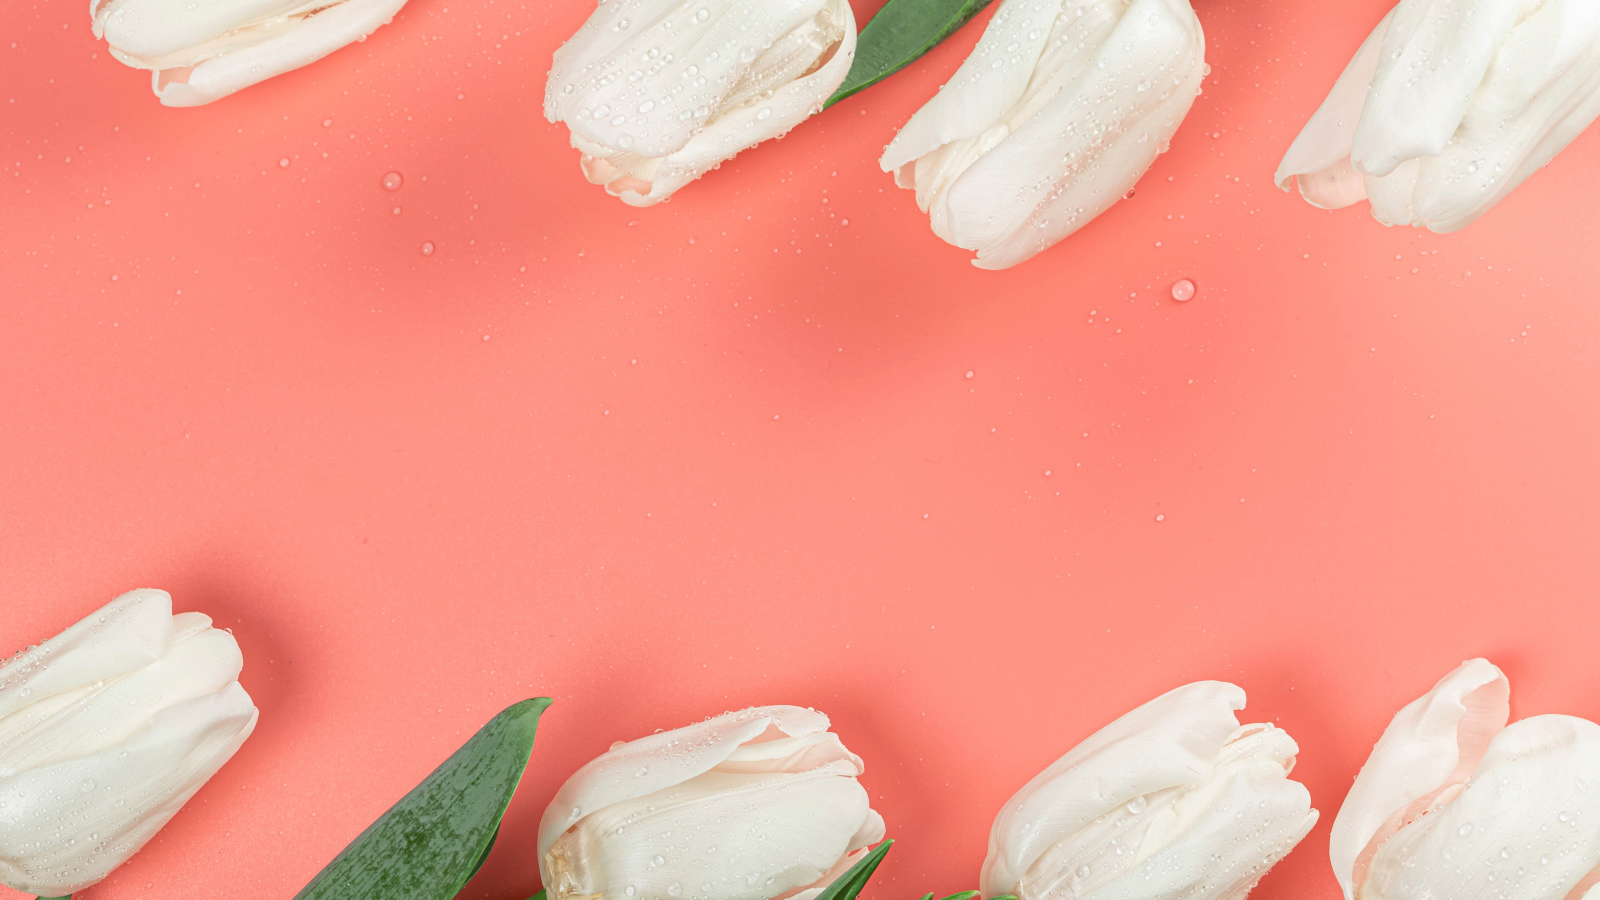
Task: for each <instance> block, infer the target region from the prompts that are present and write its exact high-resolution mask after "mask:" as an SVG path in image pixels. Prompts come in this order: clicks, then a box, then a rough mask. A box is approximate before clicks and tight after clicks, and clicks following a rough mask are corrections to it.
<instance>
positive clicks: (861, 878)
mask: <svg viewBox="0 0 1600 900" xmlns="http://www.w3.org/2000/svg"><path fill="white" fill-rule="evenodd" d="M892 846H894V841H892V840H890V841H884V842H883V843H881V844H879V845H878V846H877V847H876V848H874V849H873V851H872V852H871V853H868V854H867V855H866V856H863V857H861V859H859V860H857V861H856V864H855V865H853V866H851V867H850V871H848V872H846V873H844V874H843V875H840V876H839V878H838V879H837V880H836V881H834V883H833V884H830V885H828V886H827V887H826V888H824V889H823V891H822V893H820V894H818V895H817V900H856V895H857V894H859V893H861V889H862V888H864V887H866V886H867V880H868V879H870V878H871V877H872V873H873V872H874V871H876V870H877V868H878V863H881V862H883V858H884V856H886V855H887V854H888V853H889V848H890V847H892Z"/></svg>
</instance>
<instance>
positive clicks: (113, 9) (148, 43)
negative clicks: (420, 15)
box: [90, 0, 405, 106]
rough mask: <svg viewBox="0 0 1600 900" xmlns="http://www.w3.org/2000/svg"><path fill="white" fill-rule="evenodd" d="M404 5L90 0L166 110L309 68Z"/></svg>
mask: <svg viewBox="0 0 1600 900" xmlns="http://www.w3.org/2000/svg"><path fill="white" fill-rule="evenodd" d="M404 5H405V0H218V2H211V3H206V4H201V5H196V4H195V3H193V2H192V0H93V2H92V4H91V7H90V14H91V16H93V19H94V31H95V35H96V36H104V37H105V39H106V42H107V44H108V45H109V48H110V50H111V54H112V55H113V56H115V57H116V58H117V59H119V60H121V61H122V62H124V63H126V64H128V65H130V66H134V67H136V68H141V69H150V70H152V75H151V82H152V87H153V89H154V91H155V93H156V96H158V97H159V98H160V99H161V102H162V103H163V104H165V105H167V106H198V105H201V104H204V103H210V102H211V101H213V100H217V99H220V98H222V97H225V96H227V95H229V94H231V93H234V92H235V91H238V90H240V89H242V88H245V87H249V86H250V85H252V84H256V83H258V82H261V81H264V80H266V79H268V78H271V77H272V76H274V75H281V74H283V73H284V72H288V71H290V70H292V69H297V68H299V67H301V66H304V65H306V64H308V63H311V62H314V61H316V60H318V59H321V58H322V57H324V56H326V55H328V54H329V53H332V52H333V51H335V50H337V49H339V48H340V47H343V46H345V45H347V44H350V43H353V42H355V41H359V40H362V39H364V38H365V37H366V36H367V35H369V34H371V33H372V32H374V31H376V30H377V29H378V28H379V27H381V26H382V25H384V24H386V23H387V22H389V20H390V19H392V18H393V17H394V14H395V13H396V12H397V11H399V9H400V7H402V6H404Z"/></svg>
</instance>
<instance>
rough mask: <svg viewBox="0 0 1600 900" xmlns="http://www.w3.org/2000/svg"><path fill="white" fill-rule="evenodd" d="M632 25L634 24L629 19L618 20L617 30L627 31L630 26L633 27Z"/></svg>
mask: <svg viewBox="0 0 1600 900" xmlns="http://www.w3.org/2000/svg"><path fill="white" fill-rule="evenodd" d="M631 24H632V23H631V22H629V21H628V20H627V19H618V20H617V30H618V31H627V30H628V26H629V25H631Z"/></svg>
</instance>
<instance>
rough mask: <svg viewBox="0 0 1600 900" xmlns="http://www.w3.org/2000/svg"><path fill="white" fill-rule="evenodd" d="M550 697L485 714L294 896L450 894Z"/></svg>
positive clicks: (482, 843) (472, 866)
mask: <svg viewBox="0 0 1600 900" xmlns="http://www.w3.org/2000/svg"><path fill="white" fill-rule="evenodd" d="M549 705H550V698H548V697H536V698H534V699H532V700H524V701H522V702H521V703H517V704H515V705H513V706H511V707H509V708H507V709H506V710H505V711H504V712H502V713H500V714H499V715H497V716H495V717H494V718H493V719H490V720H489V724H487V725H485V726H483V727H482V728H481V729H479V730H478V733H477V734H475V735H473V736H472V738H471V739H469V740H468V741H467V742H466V743H465V744H463V745H461V749H459V750H457V751H456V752H455V753H453V754H451V756H450V758H449V759H447V760H445V761H444V764H443V765H441V766H439V768H437V769H435V770H433V774H432V775H429V776H428V777H427V778H426V779H424V780H423V782H422V783H421V784H419V785H417V786H416V788H414V789H413V790H412V791H411V793H409V794H406V795H405V796H404V797H402V798H400V802H399V803H396V804H395V805H394V806H392V807H390V808H389V811H388V812H386V813H384V814H383V815H381V816H379V817H378V820H377V821H376V822H373V823H372V824H371V825H370V826H368V828H367V830H366V831H363V832H361V834H360V836H358V837H357V838H356V839H355V840H354V841H351V842H350V846H348V847H346V848H344V851H343V852H341V853H340V854H339V855H338V856H336V857H334V860H333V862H330V863H328V865H327V867H326V868H324V869H323V870H322V871H321V872H318V873H317V877H315V878H313V879H311V883H310V884H308V885H306V886H305V888H304V889H303V890H302V891H300V893H298V894H296V895H295V900H373V898H379V897H381V898H383V900H449V898H452V897H454V896H455V895H456V894H457V893H458V892H459V891H460V890H461V887H462V885H464V884H466V883H467V879H469V878H471V877H472V874H473V873H474V872H476V871H477V868H478V866H481V865H482V864H483V860H484V859H485V858H487V856H488V854H489V847H490V846H491V845H492V844H493V843H494V838H495V835H496V834H497V833H498V832H499V829H500V818H501V816H503V815H505V811H506V804H508V803H510V802H511V794H512V792H513V791H515V790H516V789H517V782H518V781H520V780H521V779H522V770H523V769H525V768H526V767H527V765H528V756H529V755H530V754H531V753H532V752H533V736H534V732H535V730H537V728H538V725H539V714H540V713H542V712H544V709H545V707H547V706H549Z"/></svg>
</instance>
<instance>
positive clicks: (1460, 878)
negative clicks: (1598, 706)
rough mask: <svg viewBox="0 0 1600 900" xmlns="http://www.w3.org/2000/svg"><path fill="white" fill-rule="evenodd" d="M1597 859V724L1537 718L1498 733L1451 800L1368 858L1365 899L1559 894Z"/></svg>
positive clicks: (1509, 899) (1512, 899)
mask: <svg viewBox="0 0 1600 900" xmlns="http://www.w3.org/2000/svg"><path fill="white" fill-rule="evenodd" d="M1596 865H1600V726H1597V725H1595V724H1594V723H1593V722H1588V721H1585V720H1583V719H1577V718H1573V717H1571V716H1534V717H1532V718H1529V719H1524V720H1522V721H1520V722H1517V723H1515V724H1513V725H1510V726H1507V727H1506V728H1505V730H1503V731H1501V732H1500V733H1499V734H1498V735H1496V736H1495V738H1494V740H1493V741H1492V742H1491V743H1490V745H1489V748H1488V752H1487V753H1485V754H1484V756H1483V760H1482V762H1481V763H1480V764H1479V766H1478V769H1477V771H1476V772H1475V773H1474V775H1473V777H1472V780H1471V781H1469V782H1467V784H1466V787H1465V788H1464V789H1463V790H1462V791H1461V793H1460V795H1459V796H1457V797H1456V798H1455V799H1454V800H1453V801H1451V802H1450V803H1449V804H1447V805H1445V806H1444V807H1443V808H1442V809H1439V810H1437V811H1435V812H1432V813H1429V814H1427V815H1424V816H1422V817H1421V818H1420V819H1417V820H1416V821H1414V822H1412V823H1411V824H1410V825H1407V826H1406V827H1405V828H1403V829H1401V830H1400V832H1399V833H1398V834H1396V835H1395V836H1394V837H1393V838H1391V839H1390V840H1389V841H1388V842H1387V843H1385V844H1384V845H1383V846H1382V847H1381V848H1380V849H1379V850H1378V852H1377V854H1376V855H1375V856H1374V857H1373V859H1372V865H1371V868H1370V869H1369V870H1368V873H1367V877H1366V880H1365V881H1364V882H1363V883H1362V885H1361V887H1360V893H1359V896H1360V897H1363V898H1386V900H1410V898H1417V900H1422V898H1432V897H1438V898H1449V900H1562V898H1564V897H1566V896H1567V895H1568V893H1569V892H1570V891H1572V890H1573V888H1575V887H1576V886H1577V885H1578V884H1579V882H1580V881H1581V880H1582V879H1583V878H1584V876H1585V875H1586V874H1587V873H1588V872H1589V871H1590V870H1592V869H1593V868H1595V866H1596Z"/></svg>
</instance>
